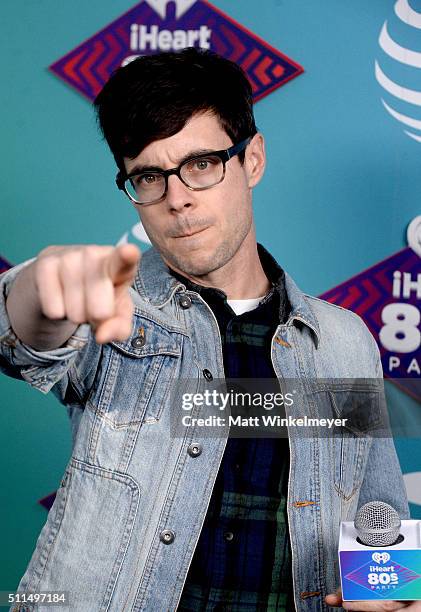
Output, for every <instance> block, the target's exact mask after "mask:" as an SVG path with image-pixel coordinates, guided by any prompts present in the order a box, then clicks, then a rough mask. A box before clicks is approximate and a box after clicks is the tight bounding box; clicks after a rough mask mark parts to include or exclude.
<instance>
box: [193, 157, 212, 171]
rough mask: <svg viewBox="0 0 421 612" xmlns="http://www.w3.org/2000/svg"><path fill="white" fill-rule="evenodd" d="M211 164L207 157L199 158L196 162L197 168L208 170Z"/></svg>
mask: <svg viewBox="0 0 421 612" xmlns="http://www.w3.org/2000/svg"><path fill="white" fill-rule="evenodd" d="M208 166H209V160H207V159H198V160H197V161H196V163H195V168H196V169H197V170H206V168H207V167H208Z"/></svg>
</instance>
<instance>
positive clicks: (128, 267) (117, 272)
mask: <svg viewBox="0 0 421 612" xmlns="http://www.w3.org/2000/svg"><path fill="white" fill-rule="evenodd" d="M141 256H142V255H141V252H140V250H139V249H138V247H137V246H135V245H134V244H121V245H119V246H117V247H115V249H114V250H113V251H112V252H111V254H110V256H109V258H108V259H107V261H106V271H107V273H108V276H109V277H110V279H111V281H112V283H113V285H122V284H123V283H127V284H129V283H131V282H132V280H133V279H134V277H135V274H136V270H137V266H138V264H139V261H140V258H141Z"/></svg>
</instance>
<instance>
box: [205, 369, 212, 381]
mask: <svg viewBox="0 0 421 612" xmlns="http://www.w3.org/2000/svg"><path fill="white" fill-rule="evenodd" d="M203 376H204V377H205V378H206V380H213V376H212V372H211V371H210V370H208V369H207V368H205V369H204V370H203Z"/></svg>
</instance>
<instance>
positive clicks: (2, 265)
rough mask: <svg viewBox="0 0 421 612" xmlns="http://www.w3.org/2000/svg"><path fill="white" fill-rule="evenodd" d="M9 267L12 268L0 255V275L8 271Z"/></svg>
mask: <svg viewBox="0 0 421 612" xmlns="http://www.w3.org/2000/svg"><path fill="white" fill-rule="evenodd" d="M11 267H12V264H11V263H9V262H8V261H7V259H4V257H2V256H1V255H0V274H1V273H2V272H6V270H8V269H9V268H11Z"/></svg>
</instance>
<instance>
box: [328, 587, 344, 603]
mask: <svg viewBox="0 0 421 612" xmlns="http://www.w3.org/2000/svg"><path fill="white" fill-rule="evenodd" d="M325 601H326V603H327V605H328V606H332V607H334V608H337V607H338V608H339V607H340V606H341V605H342V591H341V589H337V590H336V593H330V594H329V595H326V597H325Z"/></svg>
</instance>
